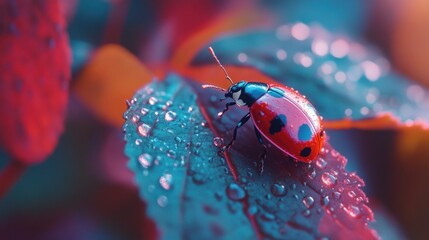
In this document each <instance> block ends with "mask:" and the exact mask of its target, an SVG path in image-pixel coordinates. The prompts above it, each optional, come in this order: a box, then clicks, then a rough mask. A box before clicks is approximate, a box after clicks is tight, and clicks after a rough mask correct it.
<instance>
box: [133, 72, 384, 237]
mask: <svg viewBox="0 0 429 240" xmlns="http://www.w3.org/2000/svg"><path fill="white" fill-rule="evenodd" d="M220 96H221V94H220V93H218V92H214V91H209V90H203V89H201V87H200V84H198V83H195V82H192V81H190V80H184V79H182V78H180V77H179V76H177V75H169V76H168V77H167V79H166V80H164V81H162V82H157V81H155V82H153V83H152V84H150V85H148V86H147V87H146V88H143V89H141V90H140V91H139V92H138V93H137V94H136V95H135V98H133V99H132V100H131V101H130V108H129V110H128V111H127V112H126V113H125V115H124V116H125V118H126V119H127V121H126V123H125V125H124V130H125V139H126V141H127V145H126V150H125V152H126V154H127V156H128V157H129V158H130V161H129V166H130V168H131V169H132V170H133V171H134V172H135V174H136V178H137V182H138V185H139V188H140V194H141V197H142V198H143V200H144V201H145V202H146V203H147V213H148V215H149V217H150V218H152V219H153V220H154V221H155V223H156V225H157V227H158V230H159V232H160V235H161V237H162V238H163V239H170V238H172V237H177V236H181V237H182V238H187V239H204V238H208V237H211V236H216V237H218V238H221V237H222V238H231V239H234V238H237V237H240V238H244V239H252V238H255V236H258V237H259V238H274V239H280V238H294V239H298V238H299V239H315V238H323V237H328V238H331V239H332V238H334V239H337V238H348V239H354V238H357V237H359V238H366V239H374V238H376V236H377V235H376V233H375V232H374V231H373V230H371V229H370V228H368V227H367V223H368V222H369V221H371V220H373V214H372V211H371V210H370V209H369V208H368V207H367V205H366V204H367V201H368V200H367V198H366V196H365V194H364V193H363V191H362V190H361V187H362V186H363V185H364V183H363V181H362V180H361V179H360V178H359V177H358V176H357V175H356V174H355V173H350V172H347V171H345V170H344V167H345V164H346V162H347V160H346V159H345V157H343V156H342V155H341V154H340V153H338V152H337V151H335V150H334V149H333V148H332V147H331V146H330V145H329V144H328V143H327V144H326V145H325V146H324V149H323V151H322V153H321V154H320V156H319V157H318V158H317V159H316V160H315V161H314V162H312V163H311V164H303V163H296V162H295V161H293V159H291V158H290V157H288V156H285V155H284V154H283V153H282V152H281V151H280V150H278V149H276V148H275V147H269V153H268V157H267V159H266V161H265V170H264V172H263V174H262V175H259V169H258V167H257V164H258V158H257V156H258V155H259V153H260V152H261V151H262V147H261V146H259V143H258V142H257V139H256V137H255V134H254V132H253V126H252V123H247V124H246V125H245V126H243V127H242V128H240V130H239V136H238V139H237V142H236V143H235V144H234V146H233V147H232V149H231V151H230V152H228V153H227V154H225V155H218V150H219V148H218V147H220V146H222V144H223V142H225V141H228V140H229V138H230V137H231V133H232V131H231V130H233V127H234V126H235V124H236V123H237V122H238V121H239V119H240V118H241V117H242V116H243V115H244V114H245V110H244V109H238V108H236V109H234V110H231V111H230V112H228V113H227V114H225V116H224V117H223V118H222V119H221V120H219V119H217V117H216V116H217V113H218V112H219V111H220V110H222V109H223V105H221V103H220V102H219V101H218V98H219V97H220ZM223 138H225V139H226V140H225V141H223Z"/></svg>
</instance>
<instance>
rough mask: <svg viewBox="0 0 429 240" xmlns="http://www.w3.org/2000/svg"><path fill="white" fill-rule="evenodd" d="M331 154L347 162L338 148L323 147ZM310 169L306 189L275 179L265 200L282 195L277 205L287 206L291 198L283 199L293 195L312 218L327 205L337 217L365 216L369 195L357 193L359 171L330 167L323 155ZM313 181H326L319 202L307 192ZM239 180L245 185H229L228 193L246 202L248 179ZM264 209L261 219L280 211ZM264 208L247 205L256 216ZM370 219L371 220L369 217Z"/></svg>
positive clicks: (306, 178)
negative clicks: (349, 171)
mask: <svg viewBox="0 0 429 240" xmlns="http://www.w3.org/2000/svg"><path fill="white" fill-rule="evenodd" d="M328 154H330V156H329V158H335V159H336V160H338V161H343V159H344V158H343V157H342V156H340V155H339V153H338V152H337V151H335V150H329V149H325V148H323V149H322V155H325V156H326V155H328ZM337 158H339V159H337ZM336 160H334V161H336ZM329 161H333V160H329ZM296 166H297V165H296ZM330 168H331V169H330ZM308 170H309V171H307V172H308V173H307V174H306V176H305V177H304V178H303V179H301V180H302V181H301V184H302V185H303V186H304V188H299V187H297V185H296V184H295V183H292V184H290V187H289V188H288V187H287V186H286V184H283V183H281V182H274V183H272V184H271V185H270V193H267V194H266V195H265V196H264V197H265V200H268V201H274V199H273V197H274V198H279V200H280V201H278V205H277V207H278V208H280V209H282V208H284V204H287V201H284V200H283V199H282V198H284V197H286V196H288V195H290V196H289V197H291V198H292V199H295V200H298V201H299V200H300V201H301V202H302V204H303V207H304V208H303V209H304V210H303V211H302V212H301V214H302V215H303V216H304V217H310V216H311V214H312V211H313V210H314V211H316V213H317V214H321V213H322V212H323V209H322V208H325V210H326V212H327V213H329V214H331V215H332V217H333V218H337V217H338V215H340V214H343V213H345V214H347V215H348V216H350V217H352V218H361V217H363V216H364V215H365V211H367V209H364V208H362V206H361V203H362V204H364V203H366V200H365V197H364V196H363V195H361V194H363V193H362V192H359V193H356V192H355V191H354V190H353V189H354V187H356V188H359V187H361V186H362V184H363V182H361V181H360V180H356V179H354V177H355V173H346V172H342V173H341V172H340V169H338V170H334V168H332V166H328V162H327V160H325V159H324V158H322V157H319V158H318V159H316V160H315V161H314V162H313V163H311V164H308ZM341 175H342V180H341V181H342V183H339V181H340V180H339V178H340V177H339V176H341ZM311 181H316V182H317V181H318V182H320V183H321V184H322V185H321V186H320V189H319V190H315V191H316V192H318V194H316V195H315V196H317V195H319V196H320V197H319V204H316V201H317V199H315V197H313V196H314V194H311V195H310V194H306V190H307V189H309V188H311V187H310V186H309V185H311V184H310V182H311ZM239 182H240V183H241V184H240V183H230V184H229V185H228V186H227V189H226V194H227V196H228V198H229V199H230V200H232V201H244V200H246V198H247V197H248V196H247V191H246V186H245V184H246V182H247V181H246V180H245V179H244V180H242V179H239ZM307 191H308V190H307ZM310 191H311V190H310ZM261 204H263V203H261ZM262 209H264V210H262V212H260V219H261V220H265V221H273V220H275V219H276V212H278V211H276V209H272V210H271V211H270V210H268V211H265V210H267V208H266V207H265V208H264V207H263V208H262ZM336 209H340V210H342V211H343V212H338V211H337V210H336ZM260 210H261V208H258V207H257V206H256V205H255V204H250V205H249V206H248V208H247V214H249V215H252V216H253V215H255V214H257V213H258V211H260ZM366 220H369V218H368V216H367V219H366ZM291 221H293V220H291Z"/></svg>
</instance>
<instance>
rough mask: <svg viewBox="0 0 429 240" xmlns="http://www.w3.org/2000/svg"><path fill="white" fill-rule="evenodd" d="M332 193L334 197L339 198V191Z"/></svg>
mask: <svg viewBox="0 0 429 240" xmlns="http://www.w3.org/2000/svg"><path fill="white" fill-rule="evenodd" d="M332 194H333V195H334V197H335V199H340V197H341V193H339V192H333V193H332Z"/></svg>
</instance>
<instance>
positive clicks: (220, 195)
mask: <svg viewBox="0 0 429 240" xmlns="http://www.w3.org/2000/svg"><path fill="white" fill-rule="evenodd" d="M214 196H215V198H216V199H217V200H218V201H220V200H222V198H223V196H222V193H221V192H215V194H214Z"/></svg>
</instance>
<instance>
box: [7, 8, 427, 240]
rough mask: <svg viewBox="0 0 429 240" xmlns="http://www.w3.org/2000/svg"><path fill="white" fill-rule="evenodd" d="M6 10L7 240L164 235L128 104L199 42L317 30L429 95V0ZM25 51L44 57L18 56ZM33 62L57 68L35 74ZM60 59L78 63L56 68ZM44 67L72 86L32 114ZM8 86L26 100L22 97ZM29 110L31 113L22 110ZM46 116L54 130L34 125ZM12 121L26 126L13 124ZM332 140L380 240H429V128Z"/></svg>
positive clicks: (341, 134) (342, 134)
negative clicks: (126, 124)
mask: <svg viewBox="0 0 429 240" xmlns="http://www.w3.org/2000/svg"><path fill="white" fill-rule="evenodd" d="M255 9H257V12H259V13H261V15H260V16H257V17H254V18H252V19H249V20H248V21H249V24H247V23H246V22H245V21H244V23H237V22H234V21H235V20H234V21H233V20H230V19H234V18H233V17H231V16H234V15H235V14H237V15H239V16H246V11H247V10H248V11H249V13H248V14H250V13H251V11H250V10H252V11H253V10H255ZM0 12H1V14H0V24H1V25H0V50H1V51H2V52H1V54H2V56H1V62H0V63H1V64H2V65H0V66H1V69H0V74H1V75H0V78H1V82H2V85H0V87H1V89H0V91H1V92H0V93H2V96H1V97H0V100H1V103H0V105H1V111H2V118H4V119H3V120H2V122H1V125H0V127H1V128H2V129H1V130H0V131H1V132H0V134H1V135H2V137H1V138H2V139H1V141H0V143H1V144H2V145H1V149H2V150H1V152H0V169H1V173H0V174H1V175H0V180H1V184H3V186H1V187H0V193H1V195H0V197H1V199H0V239H59V238H61V239H64V236H67V237H66V239H153V238H155V236H156V232H155V227H154V223H153V222H152V221H151V220H150V219H148V218H147V217H146V215H145V204H144V202H143V201H141V200H140V198H139V193H138V189H137V187H136V186H135V183H134V176H133V173H132V172H131V171H130V170H128V168H127V159H126V157H125V156H124V154H123V149H124V145H125V143H124V141H123V133H122V130H121V125H122V124H123V120H122V112H124V111H125V110H126V104H125V100H126V99H130V98H131V97H132V95H133V93H134V91H135V90H137V89H138V88H140V87H142V86H144V85H145V84H146V83H148V82H149V81H150V80H151V78H152V76H158V77H159V78H162V77H163V76H164V74H165V73H166V72H169V71H171V70H172V69H173V70H174V66H173V64H171V59H172V58H174V57H177V55H179V56H180V54H178V53H177V51H178V49H180V50H181V51H182V54H183V51H184V54H183V56H185V57H184V58H186V57H187V56H188V55H187V54H188V53H189V56H191V52H192V51H194V52H195V51H196V50H193V49H189V52H187V50H186V48H183V47H181V46H184V45H185V46H186V44H185V43H187V41H189V39H196V40H195V41H197V42H198V41H199V42H198V44H207V43H208V42H207V41H210V40H211V39H212V38H216V37H220V36H223V35H225V34H226V33H228V34H234V33H239V32H241V31H244V29H248V28H249V27H255V28H267V29H269V28H273V29H274V27H273V26H279V25H282V24H288V23H295V22H302V23H305V24H317V25H320V26H321V27H323V28H324V29H325V30H326V31H327V32H329V33H332V34H336V35H342V36H347V38H349V39H353V40H354V41H357V42H359V43H361V44H362V45H363V46H365V47H368V48H371V49H372V48H375V49H378V50H379V51H381V54H382V55H384V56H385V57H386V59H388V61H389V62H390V66H391V70H392V72H393V73H394V74H396V75H398V76H401V77H404V78H405V79H408V80H407V81H410V82H412V83H415V84H417V85H419V86H420V85H421V86H422V89H423V90H421V92H422V93H421V94H426V93H427V89H426V88H427V87H428V86H429V70H428V68H427V56H428V55H429V45H428V44H427V43H428V42H429V2H427V1H426V0H407V1H406V0H376V1H369V0H350V1H340V0H326V1H323V2H320V1H312V0H303V1H280V0H272V1H234V2H233V3H232V2H231V1H223V0H222V1H214V0H184V1H169V0H157V1H149V0H61V1H53V0H52V1H39V2H38V1H33V2H31V3H29V1H24V0H22V1H20V0H16V1H9V0H0ZM252 13H253V12H252ZM26 16H29V17H28V18H27V17H26ZM244 18H245V17H244ZM26 21H27V22H26ZM246 21H247V20H246ZM11 22H15V23H16V24H11ZM250 22H251V23H250ZM213 26H220V27H218V28H217V29H216V28H215V27H213ZM224 29H225V30H224ZM24 30H28V31H36V32H37V34H35V35H28V36H27V35H26V34H25V31H24ZM51 32H52V34H53V35H52V36H53V37H50V38H46V36H47V35H49V34H51ZM39 33H40V34H39ZM17 36H19V39H21V40H19V41H21V42H18V40H16V39H15V38H14V37H16V38H18V37H17ZM34 36H36V37H34ZM201 36H202V37H201ZM37 37H40V39H41V40H40V39H38V38H37ZM67 38H68V40H67ZM23 39H24V40H23ZM33 41H34V42H36V43H35V44H32V42H33ZM198 44H197V45H198ZM68 45H69V46H70V51H69V50H68V48H67V46H68ZM10 46H13V47H10ZM25 48H29V49H36V48H37V49H40V51H39V52H38V51H36V50H29V51H27V52H22V51H23V50H19V49H25ZM255 48H257V46H255ZM50 49H51V50H52V49H56V50H55V51H51V50H50ZM14 51H16V52H19V51H21V52H19V53H16V52H14ZM28 53H31V54H34V56H38V55H41V56H40V57H47V58H49V59H51V60H50V61H51V62H50V64H48V66H46V64H43V66H41V67H36V69H31V70H28V69H27V68H26V67H27V65H26V64H27V63H28V62H29V61H28V60H26V59H27V58H28V55H26V54H28ZM192 54H195V53H192ZM62 56H65V57H66V58H67V57H70V58H71V59H72V61H71V62H67V61H65V62H64V61H61V60H58V59H63V58H61V57H62ZM189 56H188V57H189ZM191 57H192V56H191ZM35 58H36V57H35ZM52 59H53V60H52ZM30 63H31V60H30ZM70 66H71V70H70V68H69V67H70ZM45 68H46V69H45ZM23 69H26V70H23ZM27 70H28V71H27ZM42 70H43V71H46V72H50V71H51V70H52V71H53V72H55V74H56V75H52V76H51V75H49V74H48V75H49V76H48V77H46V81H50V80H52V81H54V82H57V81H58V80H57V78H60V79H63V80H62V81H63V82H62V83H61V84H62V85H58V86H57V85H55V87H52V88H50V87H49V88H48V87H46V89H45V88H44V89H42V90H43V91H47V92H49V91H51V90H53V91H55V92H56V93H57V94H45V95H43V96H42V97H41V98H40V99H39V98H36V99H37V101H34V102H33V103H31V104H35V107H29V106H28V104H29V103H28V102H27V101H24V100H23V101H20V100H19V99H21V97H22V96H21V95H20V94H21V93H22V91H21V90H20V89H21V88H24V89H26V88H28V89H30V90H29V92H31V91H33V90H31V88H34V92H37V91H38V86H39V85H37V86H33V85H32V84H30V82H32V81H33V78H34V77H35V76H36V75H37V74H39V73H40V74H41V72H42ZM26 71H27V72H26ZM30 73H31V74H30ZM32 73H35V74H32ZM43 73H45V72H43ZM14 74H15V75H14ZM16 76H19V77H16ZM58 76H60V77H58ZM17 79H18V80H17ZM10 86H12V87H13V89H15V90H17V89H18V90H17V91H16V92H17V93H16V92H15V93H10V88H9V87H10ZM22 86H23V87H22ZM40 86H44V85H40ZM49 86H50V85H49ZM52 86H54V85H52ZM40 88H43V87H40ZM56 88H58V89H62V90H61V91H60V90H56ZM43 91H42V92H43ZM36 95H37V93H36ZM31 104H30V105H31ZM21 108H22V109H23V110H20V109H21ZM51 110H52V111H54V110H55V111H54V113H52V112H51ZM21 111H22V112H24V113H28V115H25V116H24V117H22V116H21V115H19V116H18V115H17V116H15V115H14V114H13V113H14V112H21ZM42 115H43V116H45V118H44V119H43V120H40V123H41V124H42V125H43V126H44V127H42V128H38V127H37V124H36V125H34V126H33V125H32V124H33V123H34V121H36V120H37V118H38V117H40V116H42ZM9 117H10V118H11V119H14V121H10V122H9V121H8V120H5V119H7V118H9ZM35 119H36V120H35ZM26 124H27V125H26ZM16 125H19V126H20V127H16ZM11 128H23V129H24V130H22V131H24V132H25V131H26V130H25V129H27V130H28V129H30V130H31V131H35V132H37V131H38V130H37V129H39V130H40V131H41V132H37V134H36V135H37V137H34V138H33V137H31V138H30V137H29V140H28V141H27V140H23V137H22V135H19V134H18V135H17V137H12V135H14V134H15V133H14V132H13V131H11V130H10V129H11ZM30 130H28V131H30ZM328 133H329V135H330V136H331V140H330V141H331V144H332V145H333V146H334V148H336V149H337V150H338V151H339V152H341V153H342V154H343V155H344V156H346V157H347V158H348V159H349V163H348V166H347V169H348V170H349V171H357V173H358V175H359V176H361V177H362V178H363V179H364V181H365V182H366V187H365V188H364V191H365V193H366V194H367V196H368V197H369V199H370V206H371V208H372V209H373V210H374V212H375V219H376V222H375V223H374V225H373V227H374V228H375V229H376V230H377V231H379V234H380V235H381V236H383V237H385V238H386V239H425V238H426V236H428V235H429V229H428V228H427V224H428V223H429V222H428V220H427V216H428V215H429V206H428V205H427V203H428V202H429V187H428V186H429V185H428V184H427V183H429V175H428V174H427V171H428V170H429V153H428V152H427V146H428V145H429V132H428V131H427V130H426V131H423V130H421V129H420V128H412V127H410V128H406V129H402V128H401V129H381V130H371V131H367V130H352V129H350V130H338V131H328ZM32 136H33V135H32ZM24 138H25V137H24ZM20 140H23V141H20ZM345 141H347V142H348V143H349V144H344V142H345ZM23 142H24V143H25V144H24V143H23Z"/></svg>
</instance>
